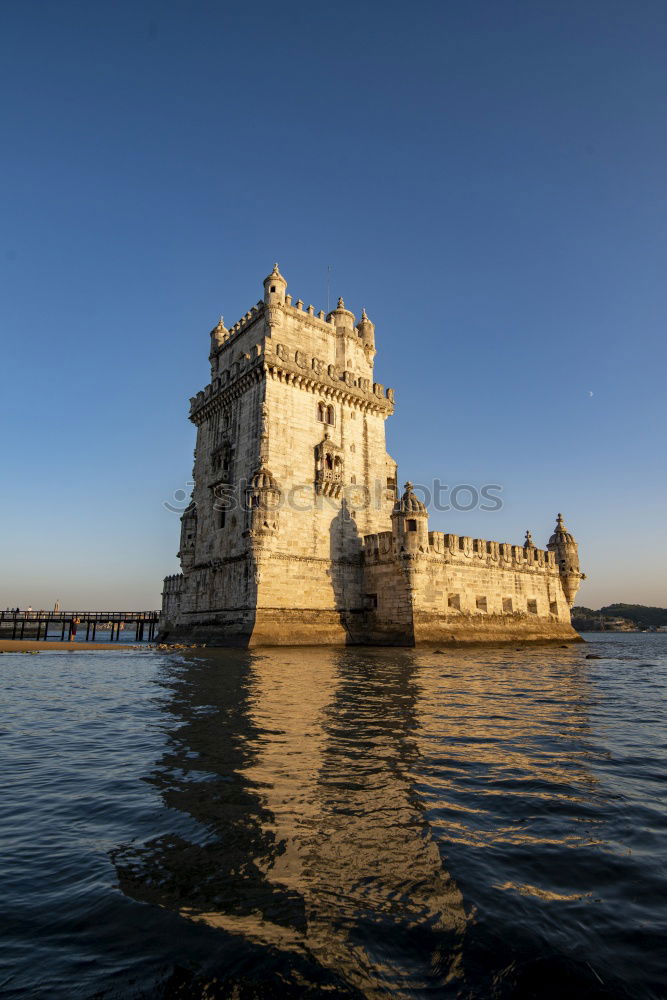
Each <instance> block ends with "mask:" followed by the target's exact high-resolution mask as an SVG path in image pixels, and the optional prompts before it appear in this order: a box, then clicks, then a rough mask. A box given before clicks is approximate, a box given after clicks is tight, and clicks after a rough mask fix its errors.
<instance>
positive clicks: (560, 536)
mask: <svg viewBox="0 0 667 1000" xmlns="http://www.w3.org/2000/svg"><path fill="white" fill-rule="evenodd" d="M547 548H548V550H549V552H553V553H554V555H555V557H556V565H557V566H558V572H559V573H560V581H561V584H562V587H563V593H564V594H565V597H566V599H567V602H568V604H569V605H570V607H572V605H573V604H574V599H575V597H576V596H577V591H578V590H579V585H580V583H581V581H582V579H583V574H582V573H580V571H579V546H578V545H577V543H576V541H575V540H574V536H573V535H571V534H570V532H569V531H568V530H567V529H566V527H565V524H564V522H563V515H562V514H559V515H558V519H557V521H556V529H555V531H554V533H553V535H552V536H551V538H550V539H549V543H548V545H547Z"/></svg>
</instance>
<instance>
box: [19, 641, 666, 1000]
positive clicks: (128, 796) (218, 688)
mask: <svg viewBox="0 0 667 1000" xmlns="http://www.w3.org/2000/svg"><path fill="white" fill-rule="evenodd" d="M588 639H589V642H588V644H587V645H586V646H578V647H575V648H558V647H556V648H551V647H537V648H532V649H531V648H526V647H524V648H516V649H515V648H510V649H508V650H501V649H494V650H489V649H475V650H463V651H452V650H445V651H444V652H443V653H442V654H436V653H434V652H432V651H431V652H421V651H420V652H415V651H412V650H358V649H348V650H310V649H308V650H306V649H290V650H283V651H270V652H258V653H251V652H243V651H206V650H204V651H197V652H194V651H193V652H191V653H187V654H163V653H158V652H156V651H148V650H141V651H137V652H126V653H122V652H96V653H90V654H89V653H83V652H82V653H75V654H66V653H46V652H45V653H41V654H39V655H38V656H29V655H25V654H5V655H3V656H1V657H0V671H1V672H2V677H3V687H4V706H3V710H2V719H3V724H2V742H1V744H0V745H1V747H2V762H3V769H2V774H3V778H2V792H1V793H0V794H1V795H2V816H3V819H2V834H1V843H0V847H1V849H2V858H3V859H4V860H3V861H2V862H1V865H2V867H1V875H2V889H3V893H2V895H3V903H4V905H3V908H2V912H3V915H2V925H3V926H2V933H3V949H2V971H1V972H0V993H1V994H2V996H6V997H48V998H50V1000H51V998H53V1000H59V998H68V1000H69V998H77V997H81V998H88V997H90V998H92V997H100V998H107V997H108V998H126V997H129V998H139V997H167V998H171V997H179V998H180V997H195V998H212V997H213V998H214V997H235V998H243V1000H244V998H247V997H319V996H326V997H355V998H361V997H370V998H375V997H460V998H487V997H493V998H505V997H540V998H545V997H546V998H559V1000H561V998H563V997H565V998H573V1000H575V998H579V997H632V998H639V997H641V998H644V997H646V998H657V997H663V996H665V995H666V993H665V986H664V984H665V981H667V976H666V975H665V973H666V970H665V963H664V955H663V952H664V942H665V931H666V930H667V927H666V924H667V920H666V904H665V901H666V900H667V884H666V881H667V880H666V877H665V854H664V844H665V833H666V832H667V809H666V803H665V777H666V773H667V766H666V765H667V754H666V743H665V730H664V728H663V726H662V725H661V709H662V708H663V706H664V700H665V691H666V689H667V635H611V634H606V635H595V636H593V635H591V636H589V637H588ZM592 652H594V653H599V654H601V655H602V656H603V657H604V658H603V659H599V660H587V659H586V655H587V654H589V653H592Z"/></svg>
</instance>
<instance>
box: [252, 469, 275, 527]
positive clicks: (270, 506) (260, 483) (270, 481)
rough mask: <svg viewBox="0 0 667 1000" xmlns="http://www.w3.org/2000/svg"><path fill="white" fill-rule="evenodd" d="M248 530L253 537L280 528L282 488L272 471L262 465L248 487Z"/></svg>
mask: <svg viewBox="0 0 667 1000" xmlns="http://www.w3.org/2000/svg"><path fill="white" fill-rule="evenodd" d="M246 498H247V532H246V534H248V535H250V536H251V537H253V538H261V537H262V536H267V535H272V534H273V533H274V532H275V531H277V529H278V508H279V507H280V489H279V488H278V484H277V483H276V481H275V479H274V478H273V475H272V473H271V472H270V470H269V469H268V468H267V467H266V465H261V466H260V467H259V469H257V471H256V472H255V473H254V474H253V475H252V476H251V478H250V482H249V483H248V486H247V489H246Z"/></svg>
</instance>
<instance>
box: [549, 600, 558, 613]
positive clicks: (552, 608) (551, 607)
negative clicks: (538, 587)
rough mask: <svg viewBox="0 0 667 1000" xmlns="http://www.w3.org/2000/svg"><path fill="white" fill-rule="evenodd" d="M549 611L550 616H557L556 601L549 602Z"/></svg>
mask: <svg viewBox="0 0 667 1000" xmlns="http://www.w3.org/2000/svg"><path fill="white" fill-rule="evenodd" d="M549 611H550V613H551V614H552V615H557V614H558V604H557V603H556V601H551V602H550V604H549Z"/></svg>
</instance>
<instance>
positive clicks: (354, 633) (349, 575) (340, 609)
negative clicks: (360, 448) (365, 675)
mask: <svg viewBox="0 0 667 1000" xmlns="http://www.w3.org/2000/svg"><path fill="white" fill-rule="evenodd" d="M361 551H362V540H361V535H360V534H359V529H358V528H357V522H356V520H355V518H354V511H352V510H350V505H349V503H348V502H347V500H346V499H343V501H342V503H341V505H340V510H339V511H338V513H337V514H336V516H335V517H334V518H333V520H332V522H331V524H330V526H329V559H330V570H329V572H330V574H331V586H332V588H333V594H334V602H335V607H336V613H337V614H338V615H339V616H340V623H341V625H342V626H343V628H344V630H345V637H346V638H345V642H346V644H350V645H358V644H359V643H362V642H364V637H365V632H366V614H365V609H364V593H363V565H362V557H361Z"/></svg>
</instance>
